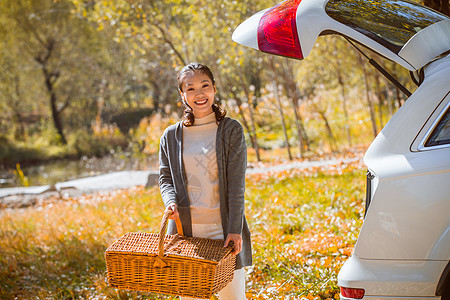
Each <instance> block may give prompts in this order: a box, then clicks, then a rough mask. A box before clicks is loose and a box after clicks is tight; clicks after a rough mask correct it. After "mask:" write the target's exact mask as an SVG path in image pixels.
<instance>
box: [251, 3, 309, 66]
mask: <svg viewBox="0 0 450 300" xmlns="http://www.w3.org/2000/svg"><path fill="white" fill-rule="evenodd" d="M300 2H301V0H286V1H283V2H281V3H280V4H278V5H276V6H274V7H272V8H271V9H269V10H267V11H266V12H265V13H264V15H263V16H262V17H261V20H260V21H259V25H258V47H259V50H261V51H263V52H268V53H272V54H277V55H282V56H288V57H291V58H297V59H303V54H302V50H301V47H300V41H299V39H298V32H297V22H296V13H297V8H298V5H299V4H300Z"/></svg>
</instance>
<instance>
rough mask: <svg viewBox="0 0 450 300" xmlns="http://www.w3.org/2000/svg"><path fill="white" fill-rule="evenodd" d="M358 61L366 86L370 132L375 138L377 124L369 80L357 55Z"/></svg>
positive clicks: (360, 58)
mask: <svg viewBox="0 0 450 300" xmlns="http://www.w3.org/2000/svg"><path fill="white" fill-rule="evenodd" d="M358 59H359V63H360V65H361V68H362V71H363V74H364V84H365V86H366V100H367V106H368V107H369V112H370V120H371V122H372V131H373V135H374V137H376V136H377V134H378V129H377V122H376V120H375V112H374V109H373V103H372V99H371V98H370V90H369V78H368V74H367V70H366V67H365V64H364V63H365V62H364V61H363V59H362V57H361V54H359V55H358Z"/></svg>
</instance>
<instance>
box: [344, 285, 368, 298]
mask: <svg viewBox="0 0 450 300" xmlns="http://www.w3.org/2000/svg"><path fill="white" fill-rule="evenodd" d="M341 295H342V296H344V297H346V298H353V299H362V298H363V297H364V290H363V289H354V288H347V287H342V286H341Z"/></svg>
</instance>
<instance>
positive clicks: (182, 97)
mask: <svg viewBox="0 0 450 300" xmlns="http://www.w3.org/2000/svg"><path fill="white" fill-rule="evenodd" d="M180 97H181V101H183V102H185V101H186V100H185V99H184V94H183V92H182V91H180Z"/></svg>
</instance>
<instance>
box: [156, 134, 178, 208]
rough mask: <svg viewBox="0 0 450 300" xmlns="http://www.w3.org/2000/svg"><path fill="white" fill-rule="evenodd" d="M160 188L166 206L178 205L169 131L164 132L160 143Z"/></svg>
mask: <svg viewBox="0 0 450 300" xmlns="http://www.w3.org/2000/svg"><path fill="white" fill-rule="evenodd" d="M159 190H160V191H161V197H162V200H163V202H164V205H165V207H168V206H169V205H170V204H172V203H174V204H175V205H176V196H175V188H174V186H173V180H172V172H171V170H170V163H169V154H168V147H167V131H166V132H164V134H163V135H162V137H161V140H160V143H159Z"/></svg>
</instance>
